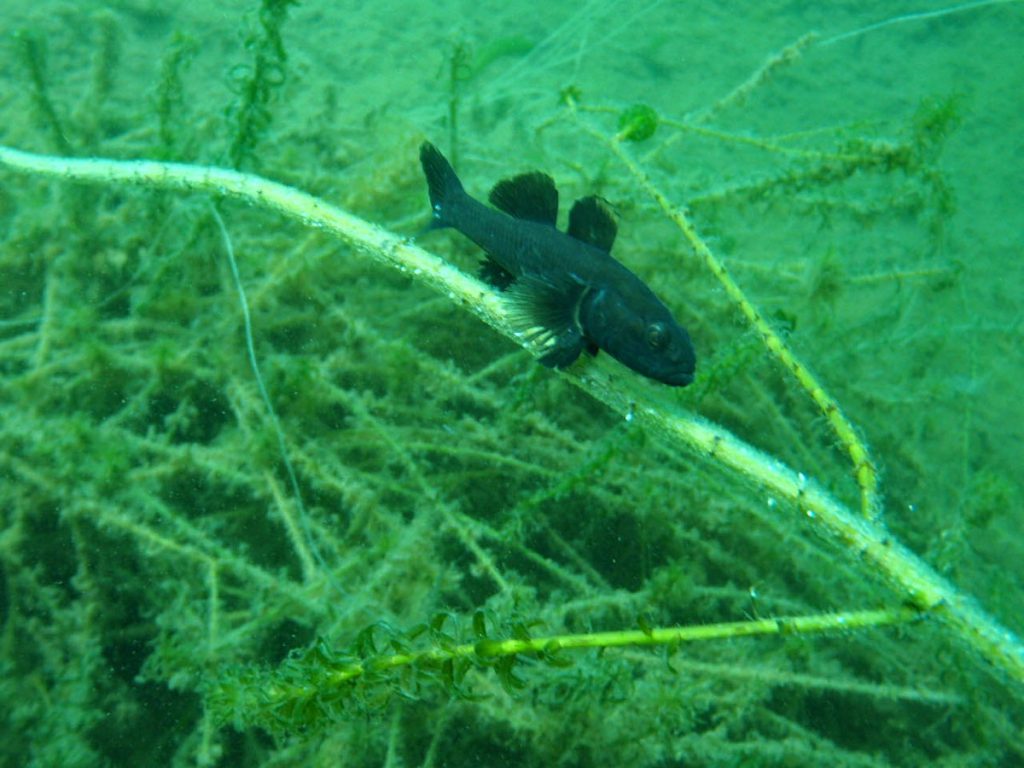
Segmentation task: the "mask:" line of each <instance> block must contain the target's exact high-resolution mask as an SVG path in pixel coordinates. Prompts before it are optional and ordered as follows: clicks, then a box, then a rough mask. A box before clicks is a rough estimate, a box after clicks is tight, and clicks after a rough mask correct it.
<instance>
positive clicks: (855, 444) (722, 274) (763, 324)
mask: <svg viewBox="0 0 1024 768" xmlns="http://www.w3.org/2000/svg"><path fill="white" fill-rule="evenodd" d="M566 105H567V106H568V107H569V111H570V112H571V113H572V115H573V117H576V118H577V125H579V126H580V127H581V128H582V129H583V130H584V131H586V132H587V133H589V134H590V135H591V136H593V137H594V138H595V139H597V140H598V141H600V142H601V143H602V144H604V145H605V146H606V147H607V148H608V149H609V150H610V151H611V152H612V154H614V155H615V156H616V157H617V158H618V159H619V160H620V161H621V162H622V164H623V165H624V166H625V167H626V168H627V169H628V170H629V172H630V173H631V174H632V175H633V178H635V179H636V180H637V182H638V183H639V184H640V186H641V187H642V188H643V190H644V191H645V192H647V194H648V195H650V196H651V197H652V198H653V199H654V200H655V202H657V204H658V206H659V207H660V208H661V210H662V211H663V212H664V214H665V215H666V216H667V217H668V218H669V220H670V221H671V222H672V223H673V224H675V225H676V226H677V227H678V228H679V231H680V232H682V233H683V237H685V238H686V242H687V243H689V245H690V247H691V248H693V250H694V252H695V253H696V254H697V256H699V257H700V259H701V261H703V262H704V265H705V266H706V267H707V269H708V271H709V272H711V274H712V275H713V276H714V277H715V279H716V280H718V282H719V283H721V285H722V287H723V288H724V289H725V293H726V295H727V296H728V297H729V299H730V300H731V301H732V302H733V303H734V304H735V305H736V306H737V307H738V308H739V310H740V312H742V313H743V316H744V317H745V318H746V319H747V322H748V323H750V325H751V326H752V327H753V328H754V330H755V331H757V333H758V335H759V336H760V337H761V342H762V343H763V344H764V345H765V347H767V349H768V351H769V352H770V353H771V354H772V356H773V357H775V358H776V359H777V360H778V361H779V362H780V363H782V364H783V365H784V366H785V367H786V368H787V369H789V371H790V373H792V374H793V377H794V378H795V379H796V380H797V382H798V383H799V384H800V386H801V387H803V388H804V390H805V391H806V392H807V393H808V395H810V397H811V399H812V400H813V401H814V403H815V405H817V406H818V408H820V409H821V412H822V413H823V414H824V415H825V418H827V419H828V421H829V424H830V425H831V426H832V430H833V431H834V432H835V433H836V437H838V438H839V441H840V442H841V443H842V444H843V446H844V447H845V448H846V453H847V455H849V457H850V461H851V463H852V464H853V473H854V477H855V478H856V480H857V485H858V486H860V493H861V512H862V513H863V514H864V515H865V517H868V518H870V519H872V520H875V519H877V518H878V516H879V514H880V513H881V502H880V500H879V498H878V470H877V469H875V464H874V462H873V461H872V460H871V454H870V453H869V452H868V448H867V446H866V445H865V444H864V441H863V440H861V438H860V435H858V434H857V430H856V429H855V428H854V426H853V422H851V421H850V420H849V419H848V418H847V417H846V414H844V413H843V411H842V409H840V407H839V403H838V402H837V401H836V399H835V398H834V397H832V395H830V394H829V393H828V391H827V390H826V389H825V387H824V386H823V385H822V383H821V382H820V381H819V380H818V377H817V376H815V375H814V374H813V373H812V372H811V371H810V369H809V368H808V367H807V366H806V365H805V364H804V363H803V362H801V361H800V359H799V358H798V357H797V356H796V353H794V352H793V350H792V349H790V348H789V345H788V344H786V342H785V340H783V338H782V336H781V335H779V333H778V332H777V331H776V330H775V329H774V328H773V327H772V326H771V323H769V322H768V321H767V320H765V319H764V316H763V315H762V314H761V313H760V312H759V311H758V309H757V307H755V306H754V304H753V302H751V301H750V299H748V298H747V295H746V294H745V293H744V292H743V289H742V288H740V286H739V283H737V282H736V281H735V280H733V278H732V275H730V274H729V270H728V269H726V267H725V264H723V263H722V261H721V260H720V259H719V258H717V257H716V256H715V254H714V253H713V252H712V251H711V249H710V248H709V247H708V245H707V243H705V242H704V240H703V238H701V236H700V235H699V234H697V229H696V227H694V226H693V223H692V222H691V221H690V219H689V217H688V216H687V215H686V212H685V210H683V209H682V208H679V207H678V206H676V205H673V204H672V201H671V200H669V199H668V196H667V195H665V193H664V192H662V191H661V190H660V189H659V188H658V187H657V186H655V184H654V182H652V181H651V179H650V177H649V176H648V175H647V174H646V173H645V172H644V171H643V169H642V168H640V166H639V165H637V164H636V162H634V160H633V158H631V157H630V156H629V155H628V154H626V152H625V150H624V149H623V147H622V139H621V138H620V136H618V135H616V136H608V135H607V134H604V133H602V132H601V131H598V130H596V129H595V128H593V127H592V126H590V125H587V124H586V123H585V122H583V121H582V120H579V119H578V117H579V116H578V111H577V105H576V102H575V100H574V99H573V97H572V96H571V95H568V96H567V97H566Z"/></svg>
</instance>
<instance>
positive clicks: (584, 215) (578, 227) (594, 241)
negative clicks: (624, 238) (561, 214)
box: [569, 195, 619, 251]
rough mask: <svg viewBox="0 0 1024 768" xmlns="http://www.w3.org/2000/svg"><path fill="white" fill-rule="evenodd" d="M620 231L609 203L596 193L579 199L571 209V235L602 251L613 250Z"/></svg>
mask: <svg viewBox="0 0 1024 768" xmlns="http://www.w3.org/2000/svg"><path fill="white" fill-rule="evenodd" d="M618 231H619V228H618V225H616V223H615V219H614V218H613V217H612V212H611V209H610V208H609V207H608V203H606V202H605V201H604V200H602V199H601V198H600V197H597V196H596V195H591V196H590V197H584V198H581V199H579V200H577V201H576V203H575V204H574V205H573V207H572V210H571V211H569V235H570V236H572V237H575V238H576V239H577V240H582V241H583V242H584V243H590V244H591V245H592V246H594V247H595V248H600V249H601V250H602V251H611V249H612V245H613V244H614V243H615V233H616V232H618Z"/></svg>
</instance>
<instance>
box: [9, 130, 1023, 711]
mask: <svg viewBox="0 0 1024 768" xmlns="http://www.w3.org/2000/svg"><path fill="white" fill-rule="evenodd" d="M0 167H6V168H7V169H9V170H12V171H20V172H23V173H30V174H35V175H40V176H48V177H52V178H57V179H60V180H63V181H69V182H90V183H98V184H134V185H138V186H142V187H148V188H159V189H177V190H182V191H187V192H200V193H206V194H212V195H214V196H220V197H233V198H237V199H240V200H244V201H245V202H248V203H250V204H252V205H257V206H261V207H264V208H269V209H272V210H275V211H278V212H280V213H283V214H285V215H287V216H289V217H292V218H294V219H297V220H299V221H301V222H303V223H305V224H307V225H309V226H312V227H317V228H321V229H325V230H328V231H330V232H331V233H333V234H335V235H337V236H338V237H339V238H341V239H343V240H345V241H346V242H348V243H349V244H350V245H351V246H352V247H353V248H355V249H356V250H358V251H360V252H363V253H365V254H367V255H369V256H371V257H372V258H374V259H376V260H378V261H380V262H383V263H386V264H388V265H390V266H392V267H394V268H396V269H399V270H400V271H402V272H404V273H407V274H410V275H412V276H413V277H414V278H415V279H416V280H417V281H419V282H421V283H423V284H426V285H428V286H430V287H431V288H433V289H435V290H437V291H439V292H441V293H442V294H444V295H446V296H447V297H448V298H449V299H450V300H451V301H453V302H455V303H457V304H459V305H461V306H463V307H465V308H466V309H468V310H470V311H472V312H473V313H475V314H476V315H477V316H478V317H479V318H481V319H482V320H483V321H484V322H486V323H487V324H488V325H490V326H491V327H492V328H494V329H495V330H497V331H498V332H500V333H502V334H503V335H505V336H507V337H508V338H510V339H513V340H514V341H516V343H518V344H520V345H522V346H524V347H526V348H531V345H530V344H529V342H528V341H527V340H525V339H524V338H522V337H521V336H520V335H519V334H517V333H516V332H515V331H514V329H513V327H512V326H511V324H510V323H509V322H508V317H507V315H506V310H505V306H504V304H503V302H502V300H501V298H500V296H499V295H498V294H496V293H495V292H494V291H492V290H490V289H489V288H488V287H487V286H485V285H484V284H482V283H481V282H479V281H478V280H476V279H474V278H472V277H470V276H469V275H466V274H465V273H463V272H461V271H460V270H458V269H456V268H455V267H453V266H451V265H450V264H447V263H446V262H444V261H443V260H442V259H440V258H438V257H437V256H435V255H433V254H431V253H429V252H427V251H425V250H423V249H422V248H419V247H418V246H416V245H414V244H412V243H411V242H409V241H407V240H405V239H403V238H401V237H399V236H397V235H395V234H393V233H391V232H388V231H386V230H384V229H382V228H381V227H378V226H376V225H373V224H371V223H369V222H367V221H364V220H363V219H360V218H358V217H356V216H353V215H352V214H349V213H347V212H345V211H343V210H341V209H340V208H337V207H335V206H332V205H330V204H329V203H326V202H324V201H322V200H319V199H317V198H315V197H313V196H311V195H308V194H305V193H303V192H300V191H298V190H296V189H293V188H291V187H287V186H285V185H283V184H279V183H276V182H273V181H269V180H267V179H263V178H260V177H258V176H253V175H249V174H244V173H239V172H237V171H231V170H225V169H220V168H211V167H205V166H195V165H182V164H177V163H160V162H151V161H116V160H104V159H72V158H62V157H47V156H43V155H37V154H31V153H27V152H21V151H19V150H15V149H10V148H7V147H0ZM564 375H565V376H566V377H567V378H568V379H569V380H570V381H572V382H573V383H574V384H575V385H576V386H578V387H579V388H580V389H582V390H584V391H585V392H587V393H588V394H590V395H591V396H592V397H594V398H595V399H597V400H599V401H601V402H602V403H604V404H605V405H607V406H608V407H609V408H611V409H612V410H613V411H615V412H617V413H619V414H621V415H622V416H623V417H624V418H626V419H627V420H629V421H631V422H633V423H636V424H637V425H639V426H641V427H642V428H644V429H647V430H650V431H653V432H656V433H658V434H660V435H661V436H662V437H664V438H666V439H667V440H669V441H671V442H672V443H674V444H676V445H683V446H686V447H687V449H688V450H689V451H691V452H693V453H695V454H698V455H701V456H704V457H705V458H707V459H709V460H710V461H713V462H716V463H717V464H719V465H721V466H724V467H726V468H728V469H730V470H732V471H734V472H736V473H738V474H740V475H742V476H743V477H745V478H747V479H749V480H751V481H753V482H754V483H756V484H757V485H759V486H760V487H762V488H764V489H765V491H766V499H767V501H768V502H769V503H770V504H772V505H773V506H774V508H776V509H777V510H779V513H780V514H787V513H789V514H791V513H792V512H794V511H795V512H796V513H797V514H798V515H799V516H800V518H801V520H802V521H804V522H806V523H808V524H809V525H811V526H812V527H813V528H814V529H815V530H817V531H818V532H820V533H821V534H823V535H824V536H825V537H826V538H827V539H829V540H830V541H832V542H833V543H834V544H835V545H836V546H837V547H838V548H840V549H842V550H845V551H847V552H848V553H849V554H850V555H851V556H852V557H854V558H856V559H858V560H859V561H860V562H861V563H863V573H864V574H865V576H868V575H874V574H880V575H881V576H882V577H883V579H884V580H885V582H886V583H887V584H888V585H889V587H890V588H892V590H893V591H894V592H895V593H896V595H897V597H898V599H899V600H900V601H902V602H904V603H907V604H909V605H910V606H912V611H911V615H917V614H918V613H919V612H927V613H929V614H930V615H931V616H932V617H933V618H935V619H936V620H938V621H940V622H941V623H942V624H944V625H945V626H946V627H948V628H949V629H950V630H951V631H952V632H953V633H954V634H955V635H956V636H957V637H959V638H960V640H961V641H962V642H963V643H964V644H966V645H967V646H969V647H971V648H973V649H974V650H975V651H976V652H978V653H979V654H981V655H982V656H984V657H985V658H986V659H988V661H989V662H991V663H992V664H993V665H994V666H996V667H997V668H998V669H1000V670H1001V671H1002V672H1004V673H1005V674H1006V676H1007V677H1008V678H1010V679H1012V680H1014V681H1015V682H1016V683H1017V691H1018V695H1019V696H1020V697H1021V698H1024V645H1022V644H1021V642H1020V640H1019V639H1018V638H1017V637H1016V636H1015V635H1014V634H1013V633H1011V632H1010V631H1009V630H1007V629H1005V628H1004V627H1002V626H1000V625H999V624H998V623H997V622H996V621H995V620H994V619H992V618H991V617H989V616H988V615H987V614H986V613H985V612H984V611H983V610H982V609H981V608H980V607H979V606H978V605H977V604H976V603H975V602H974V601H973V600H972V599H971V598H970V597H969V596H967V595H965V594H963V593H961V592H960V591H959V590H957V589H956V587H955V586H954V585H953V584H951V583H950V582H949V581H947V580H946V579H944V578H942V577H941V576H940V575H938V574H937V573H936V572H935V571H934V570H932V568H931V567H930V566H929V565H928V564H927V563H925V562H924V561H923V560H922V559H921V558H919V557H918V556H917V555H915V554H914V553H913V552H911V551H910V550H909V549H907V548H906V547H904V546H903V545H901V544H900V543H899V542H897V541H895V540H894V539H893V538H892V536H891V535H890V534H889V533H888V532H887V531H886V530H885V529H884V528H882V527H881V526H879V525H877V524H876V523H874V522H873V521H872V520H869V519H866V518H865V517H863V516H862V515H860V514H857V513H856V512H854V511H853V510H851V509H849V508H848V507H846V506H845V505H843V504H842V503H840V502H839V501H838V500H836V499H835V498H833V497H832V496H831V495H830V494H829V493H827V492H826V491H825V490H824V489H823V488H821V487H820V486H819V485H817V484H816V483H814V482H813V481H811V480H809V479H807V478H806V477H805V476H804V475H803V474H801V473H798V472H796V471H794V470H792V469H790V468H789V467H787V466H785V465H784V464H782V463H781V462H780V461H778V460H776V459H775V458H773V457H772V456H769V455H767V454H765V453H763V452H761V451H759V450H757V449H756V448H753V447H752V446H750V445H748V444H746V443H744V442H743V441H742V440H740V439H738V438H737V437H735V436H734V435H732V434H731V433H730V432H728V431H727V430H725V429H723V428H721V427H719V426H717V425H715V424H711V423H709V422H707V421H706V420H704V419H702V418H700V417H699V416H696V415H694V414H691V413H687V412H684V411H680V410H679V409H677V408H672V409H669V408H667V407H665V406H663V405H661V404H659V403H658V402H657V400H656V398H655V397H654V396H652V395H651V394H649V392H650V391H651V390H650V388H649V387H646V385H639V384H636V383H634V382H633V381H632V379H631V378H630V377H629V376H624V377H615V378H614V379H611V378H609V377H608V376H606V375H604V374H602V373H599V372H598V369H596V368H595V367H594V365H593V364H590V365H580V366H575V367H574V368H573V369H572V370H570V371H567V372H566V373H565V374H564ZM783 501H786V502H789V503H780V502H783ZM886 615H887V616H889V615H895V614H888V613H887V614H886ZM904 618H906V617H904ZM876 623H877V622H876Z"/></svg>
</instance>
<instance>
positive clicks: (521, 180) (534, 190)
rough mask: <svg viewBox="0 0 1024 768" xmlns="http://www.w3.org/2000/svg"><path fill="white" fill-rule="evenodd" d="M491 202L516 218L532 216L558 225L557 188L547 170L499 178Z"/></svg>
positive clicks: (543, 222)
mask: <svg viewBox="0 0 1024 768" xmlns="http://www.w3.org/2000/svg"><path fill="white" fill-rule="evenodd" d="M488 200H490V201H491V205H493V206H494V207H495V208H498V209H499V210H502V211H504V212H505V213H507V214H508V215H509V216H515V217H516V218H517V219H529V220H530V221H537V222H540V223H541V224H550V225H551V226H555V220H556V219H557V218H558V189H556V188H555V181H554V179H552V178H551V177H550V176H548V175H547V174H546V173H540V172H538V171H534V172H533V173H524V174H522V175H521V176H516V177H515V178H513V179H505V180H504V181H499V182H498V183H497V184H495V185H494V189H492V190H491V194H490V197H488Z"/></svg>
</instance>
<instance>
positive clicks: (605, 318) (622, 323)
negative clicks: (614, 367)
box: [579, 288, 697, 387]
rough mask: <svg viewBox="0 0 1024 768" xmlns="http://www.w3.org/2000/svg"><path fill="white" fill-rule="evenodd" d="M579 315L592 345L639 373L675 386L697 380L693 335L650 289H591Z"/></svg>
mask: <svg viewBox="0 0 1024 768" xmlns="http://www.w3.org/2000/svg"><path fill="white" fill-rule="evenodd" d="M579 317H580V324H581V325H582V326H583V330H584V333H585V335H586V337H587V338H588V339H589V340H590V341H592V342H593V343H594V344H596V345H597V346H598V347H600V348H601V349H603V350H605V351H606V352H607V353H608V354H609V355H611V356H612V357H614V358H615V359H616V360H618V361H619V362H620V363H622V364H623V365H625V366H628V367H629V368H632V369H633V370H634V371H636V372H637V373H640V374H643V375H644V376H647V377H648V378H651V379H654V380H655V381H660V382H662V383H663V384H669V385H671V386H674V387H685V386H686V385H687V384H690V383H691V382H693V376H694V371H695V370H696V367H697V356H696V353H695V352H694V349H693V342H692V341H691V340H690V334H688V333H687V332H686V329H685V328H683V327H682V326H681V325H679V323H677V322H676V320H675V318H674V317H672V313H671V312H669V310H668V308H667V307H666V306H665V305H664V304H662V303H661V301H659V300H658V299H657V297H655V296H654V295H653V294H652V293H650V292H649V291H645V292H643V294H641V295H638V296H626V295H623V294H622V293H620V292H617V291H615V290H612V289H608V288H602V289H600V290H596V291H591V292H589V295H587V296H586V297H585V298H584V300H583V301H582V302H581V306H580V315H579Z"/></svg>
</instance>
